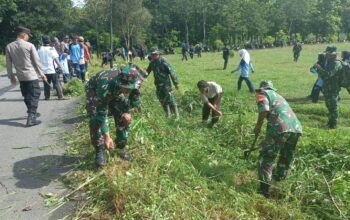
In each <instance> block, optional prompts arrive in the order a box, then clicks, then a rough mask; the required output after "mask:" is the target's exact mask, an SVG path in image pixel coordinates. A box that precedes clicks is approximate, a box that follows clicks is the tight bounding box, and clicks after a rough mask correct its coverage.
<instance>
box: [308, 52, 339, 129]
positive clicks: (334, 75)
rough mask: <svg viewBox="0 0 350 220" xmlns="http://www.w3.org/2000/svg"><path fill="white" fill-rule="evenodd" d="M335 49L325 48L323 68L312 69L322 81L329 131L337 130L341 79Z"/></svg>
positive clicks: (319, 66)
mask: <svg viewBox="0 0 350 220" xmlns="http://www.w3.org/2000/svg"><path fill="white" fill-rule="evenodd" d="M336 51H337V48H336V47H335V46H327V48H326V51H325V53H326V63H325V65H324V67H322V66H321V65H319V64H317V63H316V64H315V65H314V68H316V69H317V72H318V74H319V76H320V77H321V79H322V80H323V94H324V98H325V103H326V106H327V109H328V112H329V114H328V124H327V126H328V127H329V128H330V129H334V128H337V119H338V115H339V109H338V97H339V92H340V83H341V80H342V79H341V78H342V74H343V73H342V64H341V62H340V61H338V60H336V58H337V52H336Z"/></svg>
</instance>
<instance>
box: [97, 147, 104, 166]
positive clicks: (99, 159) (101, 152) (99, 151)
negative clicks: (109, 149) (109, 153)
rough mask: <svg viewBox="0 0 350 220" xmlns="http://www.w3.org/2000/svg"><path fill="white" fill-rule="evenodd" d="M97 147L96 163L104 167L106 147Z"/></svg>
mask: <svg viewBox="0 0 350 220" xmlns="http://www.w3.org/2000/svg"><path fill="white" fill-rule="evenodd" d="M95 149H96V165H97V166H98V167H102V166H104V165H106V155H105V153H106V152H105V148H104V147H103V146H98V147H96V148H95Z"/></svg>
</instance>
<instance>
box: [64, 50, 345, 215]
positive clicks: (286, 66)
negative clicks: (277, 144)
mask: <svg viewBox="0 0 350 220" xmlns="http://www.w3.org/2000/svg"><path fill="white" fill-rule="evenodd" d="M324 47H325V45H314V46H309V45H305V46H304V49H303V51H302V56H301V59H300V60H299V62H298V63H295V62H293V61H292V54H291V47H284V48H282V49H274V50H252V51H250V53H251V57H252V59H253V60H254V66H255V69H256V74H252V75H251V76H250V78H251V80H252V82H253V84H254V86H257V85H258V83H259V82H260V80H263V79H270V80H272V81H273V83H274V86H275V87H276V88H277V89H278V92H279V93H280V94H281V95H283V96H284V97H285V98H286V99H287V100H288V102H289V104H290V105H291V106H292V108H293V110H294V111H295V112H296V114H297V116H298V118H299V119H300V121H301V123H302V125H303V135H302V137H301V138H300V140H299V142H298V146H297V152H296V154H295V161H294V163H293V166H292V169H291V171H290V175H289V177H288V178H287V179H286V180H284V181H281V182H273V183H272V187H271V194H272V198H270V199H265V198H263V197H262V196H260V195H258V194H257V193H256V189H257V187H258V185H259V182H258V180H257V171H256V162H257V160H258V152H254V153H253V154H252V155H251V159H250V160H249V161H246V160H243V158H242V156H243V155H242V151H243V149H245V148H247V147H249V146H250V144H251V143H252V141H253V138H254V134H253V129H254V125H255V123H256V118H257V114H258V113H257V108H256V104H255V97H254V95H251V94H250V93H249V92H248V89H247V88H246V86H245V85H243V87H242V90H241V91H240V92H237V91H236V80H237V78H236V77H235V76H234V75H232V74H229V71H223V70H222V69H221V67H222V58H221V53H204V54H203V55H202V58H195V59H193V60H189V61H187V62H186V63H184V62H182V61H181V56H180V55H179V54H177V55H173V56H168V57H167V59H168V60H169V62H170V63H171V64H173V65H174V66H175V69H176V71H177V73H178V78H179V80H180V82H181V89H180V91H175V92H174V93H175V96H176V99H177V103H178V105H179V109H180V115H181V119H180V121H174V118H170V119H167V118H166V117H165V116H164V112H163V110H162V109H161V107H160V104H159V102H158V101H157V99H156V97H155V88H154V85H153V76H152V75H151V76H150V77H149V78H148V79H147V80H146V81H145V82H144V84H143V85H142V97H141V100H142V103H143V106H144V109H145V112H143V113H133V123H132V125H131V132H130V136H129V146H128V147H127V148H128V150H129V152H130V153H131V154H132V156H133V158H134V159H133V161H132V162H131V163H129V162H125V161H122V160H120V159H119V158H118V156H117V153H116V152H110V153H109V163H108V165H107V166H106V167H105V168H103V169H101V170H95V169H94V150H93V147H92V146H91V145H90V140H89V129H88V119H86V120H84V121H83V122H81V123H78V124H76V125H75V126H76V128H75V129H74V131H75V132H73V133H72V134H70V135H69V140H68V141H67V146H68V149H67V153H69V154H75V155H84V156H83V157H82V159H81V160H80V161H79V163H78V167H77V168H76V170H75V171H74V172H71V173H70V174H69V175H68V176H67V177H66V178H65V182H66V183H67V184H69V186H70V187H72V188H77V187H78V186H80V185H82V184H83V183H85V182H87V180H89V179H91V178H94V177H95V178H96V177H98V178H96V179H95V181H93V182H91V183H90V184H88V185H87V186H85V187H84V192H83V193H82V194H83V195H85V200H84V204H83V206H81V207H80V208H79V210H78V212H77V213H76V215H75V216H74V218H73V219H81V218H86V219H116V218H117V219H342V218H343V219H346V218H349V216H350V212H349V210H350V200H349V198H350V189H349V186H350V173H349V170H350V157H349V155H350V149H349V147H348V145H349V137H348V133H349V122H350V121H349V119H348V115H349V114H350V108H349V104H350V99H349V96H348V94H347V93H346V91H342V92H341V97H342V101H341V103H340V110H341V112H340V118H339V128H338V129H337V130H327V129H326V126H325V124H326V122H327V109H326V107H325V104H324V101H323V99H322V97H321V100H320V102H319V103H316V104H315V103H311V101H310V100H308V99H305V98H303V97H305V96H306V95H307V94H309V92H310V90H311V88H312V86H313V84H314V81H315V76H314V75H313V74H310V73H309V68H310V66H311V65H312V64H313V63H314V62H315V60H316V59H317V54H318V52H319V51H323V50H324ZM337 47H338V49H339V51H341V50H344V49H346V48H348V47H349V44H337ZM238 61H239V57H235V58H233V59H232V60H230V61H229V62H230V63H229V65H234V64H236V63H238ZM136 63H138V64H139V65H140V66H147V62H145V61H137V62H136ZM201 79H204V80H213V81H215V82H217V83H219V84H220V85H221V86H222V87H223V97H222V107H221V108H222V112H223V114H224V115H223V116H222V118H221V119H220V122H219V123H218V126H217V127H215V128H213V129H209V128H207V126H206V125H205V124H203V123H202V121H201V106H202V103H201V100H200V97H199V91H198V89H197V88H196V83H197V81H198V80H201ZM82 103H83V102H82ZM80 109H83V105H81V108H80ZM110 122H111V124H110V127H113V126H114V124H113V122H112V119H111V120H110ZM265 124H266V122H265ZM263 134H264V131H262V135H261V137H260V138H259V141H262V140H263V138H264V137H263ZM114 135H115V134H114V133H113V132H112V136H114ZM327 184H328V185H329V188H328V186H327ZM329 191H330V192H331V195H332V197H331V196H330V194H329ZM333 199H334V200H333ZM334 203H336V204H337V206H338V208H339V209H340V210H341V212H342V214H343V215H344V216H345V217H342V216H341V215H340V213H339V211H338V210H337V208H336V207H335V204H334Z"/></svg>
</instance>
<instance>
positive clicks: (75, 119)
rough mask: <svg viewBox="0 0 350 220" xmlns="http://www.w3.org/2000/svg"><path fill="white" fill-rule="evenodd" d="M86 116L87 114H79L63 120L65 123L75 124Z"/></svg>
mask: <svg viewBox="0 0 350 220" xmlns="http://www.w3.org/2000/svg"><path fill="white" fill-rule="evenodd" d="M85 118H87V116H85V115H79V116H75V117H72V118H66V119H64V120H63V121H62V122H63V124H75V123H79V122H82V121H83V120H84V119H85Z"/></svg>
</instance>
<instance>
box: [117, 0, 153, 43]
mask: <svg viewBox="0 0 350 220" xmlns="http://www.w3.org/2000/svg"><path fill="white" fill-rule="evenodd" d="M114 6H115V7H116V8H115V11H114V14H113V19H114V20H113V21H114V25H115V27H116V30H117V33H119V35H120V36H121V37H122V38H123V39H124V43H125V45H126V47H127V48H128V49H130V47H131V46H132V41H133V40H134V41H135V42H136V43H139V44H143V42H144V38H145V36H144V34H145V31H146V29H147V28H148V26H149V24H150V23H151V19H152V16H151V14H150V13H149V11H148V10H147V9H146V8H145V7H144V6H143V1H142V0H115V4H114Z"/></svg>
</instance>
